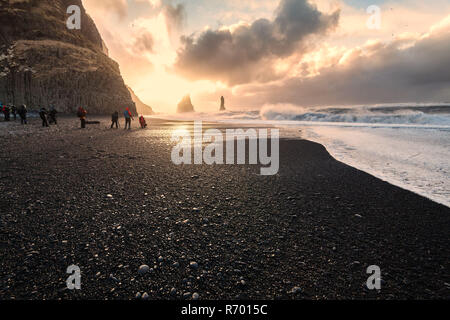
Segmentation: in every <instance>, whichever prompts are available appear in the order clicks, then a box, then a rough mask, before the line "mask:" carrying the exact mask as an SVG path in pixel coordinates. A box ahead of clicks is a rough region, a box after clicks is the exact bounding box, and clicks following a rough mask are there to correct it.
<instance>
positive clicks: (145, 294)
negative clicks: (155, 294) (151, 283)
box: [142, 292, 150, 300]
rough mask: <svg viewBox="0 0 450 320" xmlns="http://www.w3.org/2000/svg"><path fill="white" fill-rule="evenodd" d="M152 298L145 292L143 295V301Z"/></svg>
mask: <svg viewBox="0 0 450 320" xmlns="http://www.w3.org/2000/svg"><path fill="white" fill-rule="evenodd" d="M149 298H150V297H149V295H148V293H147V292H144V294H143V295H142V300H148V299H149Z"/></svg>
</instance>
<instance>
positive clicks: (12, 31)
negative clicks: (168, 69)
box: [0, 0, 136, 114]
mask: <svg viewBox="0 0 450 320" xmlns="http://www.w3.org/2000/svg"><path fill="white" fill-rule="evenodd" d="M71 5H77V6H79V8H80V9H81V29H80V30H76V29H74V30H69V28H68V27H67V25H66V22H67V19H68V18H69V16H70V14H67V8H68V7H69V6H71ZM0 21H1V23H0V101H2V102H3V101H4V102H5V103H14V104H15V105H20V104H23V103H25V104H26V105H27V106H28V107H29V108H30V109H34V108H37V107H38V106H44V107H48V106H49V105H53V106H55V107H56V108H57V109H58V110H59V111H60V112H66V113H74V112H76V109H77V108H78V107H79V106H83V107H84V108H86V109H87V110H88V112H89V113H90V114H110V113H111V112H112V111H114V110H122V109H124V108H125V107H129V108H130V110H132V112H135V111H136V107H135V104H134V102H133V101H132V99H131V95H130V92H129V91H128V90H127V87H126V86H125V84H124V81H123V79H122V76H121V74H120V70H119V65H118V64H117V63H116V62H115V61H113V60H112V59H110V58H109V57H108V55H107V53H108V50H107V48H106V45H105V44H104V42H103V40H102V38H101V36H100V33H99V32H98V30H97V27H96V26H95V23H94V21H93V20H92V19H91V18H90V17H89V16H88V15H87V13H86V11H85V9H84V7H83V4H82V2H81V0H39V1H38V0H14V1H12V0H8V1H5V0H2V1H0Z"/></svg>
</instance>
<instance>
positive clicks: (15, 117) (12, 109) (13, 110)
mask: <svg viewBox="0 0 450 320" xmlns="http://www.w3.org/2000/svg"><path fill="white" fill-rule="evenodd" d="M11 112H12V114H13V116H14V121H16V120H17V108H16V106H15V105H12V106H11Z"/></svg>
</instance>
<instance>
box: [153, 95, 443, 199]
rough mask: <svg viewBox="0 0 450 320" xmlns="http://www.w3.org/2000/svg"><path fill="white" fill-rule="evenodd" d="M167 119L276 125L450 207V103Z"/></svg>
mask: <svg viewBox="0 0 450 320" xmlns="http://www.w3.org/2000/svg"><path fill="white" fill-rule="evenodd" d="M158 117H161V115H158ZM167 117H169V118H171V119H183V120H188V119H189V120H193V119H198V120H208V121H219V122H232V123H245V124H252V123H253V124H270V125H274V126H277V127H280V128H282V129H284V130H282V134H284V136H285V137H288V138H299V137H301V138H305V139H308V140H311V141H315V142H318V143H320V144H323V145H324V146H325V147H326V148H327V150H328V151H329V152H330V154H331V155H332V156H333V157H335V158H336V159H337V160H339V161H341V162H344V163H346V164H348V165H350V166H352V167H355V168H357V169H360V170H363V171H365V172H367V173H369V174H372V175H373V176H376V177H378V178H380V179H382V180H384V181H387V182H389V183H391V184H394V185H397V186H399V187H402V188H404V189H407V190H410V191H413V192H415V193H417V194H420V195H422V196H425V197H427V198H429V199H432V200H434V201H436V202H439V203H441V204H444V205H446V206H449V207H450V104H446V103H435V104H390V105H370V106H349V107H316V108H300V107H296V106H291V105H267V106H264V107H263V108H262V109H261V110H260V111H251V112H223V113H195V114H187V115H182V116H180V115H177V116H174V115H171V116H167ZM163 118H166V117H165V116H163ZM300 131H301V133H300ZM280 157H282V155H280Z"/></svg>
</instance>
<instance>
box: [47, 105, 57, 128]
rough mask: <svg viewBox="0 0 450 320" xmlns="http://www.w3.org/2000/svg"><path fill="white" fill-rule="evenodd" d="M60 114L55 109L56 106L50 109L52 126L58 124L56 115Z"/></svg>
mask: <svg viewBox="0 0 450 320" xmlns="http://www.w3.org/2000/svg"><path fill="white" fill-rule="evenodd" d="M57 114H58V111H56V109H55V107H54V106H52V108H51V109H50V112H49V114H48V115H49V123H50V124H52V123H54V124H58V123H57V122H56V115H57Z"/></svg>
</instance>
